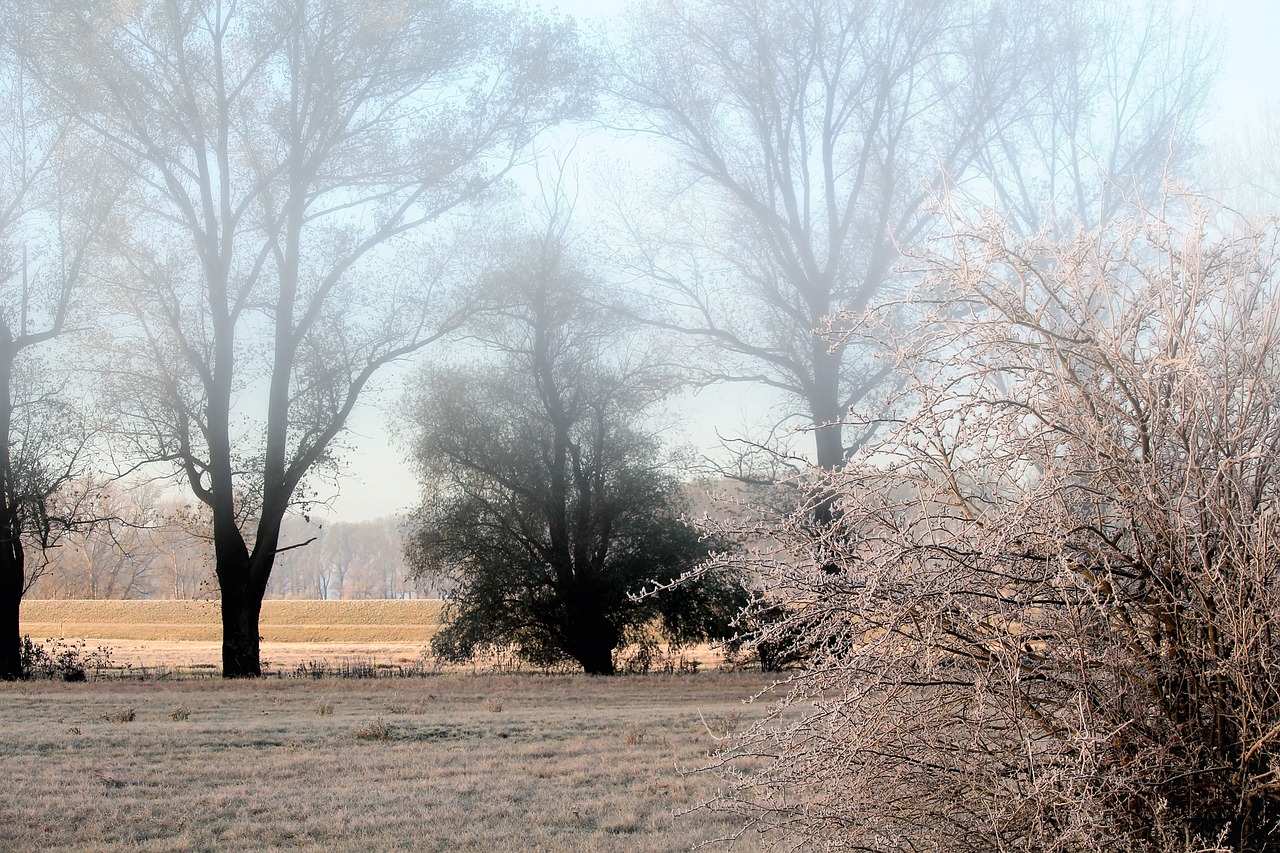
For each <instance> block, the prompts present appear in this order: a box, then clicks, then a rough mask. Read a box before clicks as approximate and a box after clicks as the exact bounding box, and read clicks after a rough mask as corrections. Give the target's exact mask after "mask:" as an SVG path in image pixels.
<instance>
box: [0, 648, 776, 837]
mask: <svg viewBox="0 0 1280 853" xmlns="http://www.w3.org/2000/svg"><path fill="white" fill-rule="evenodd" d="M763 681H764V679H763V677H762V676H760V675H759V674H758V673H757V674H747V673H704V674H701V675H698V676H667V675H653V676H630V677H622V678H616V679H599V678H596V679H592V678H587V677H583V676H537V675H486V676H468V675H458V674H450V675H440V676H434V677H430V678H422V679H396V680H381V681H345V680H332V679H322V680H315V681H313V680H310V679H285V680H263V681H258V682H248V683H246V682H222V681H218V680H211V681H181V682H172V683H168V682H161V683H156V682H142V683H139V682H89V683H87V684H62V683H54V682H36V683H29V684H0V720H2V721H3V723H0V725H2V726H3V730H2V735H0V778H5V779H9V780H21V793H20V795H14V796H8V797H0V849H4V850H10V849H11V850H39V849H62V850H74V851H107V850H118V849H125V848H127V849H138V850H149V851H183V850H214V849H217V850H279V849H285V850H326V851H327V850H335V851H346V850H349V851H365V850H371V851H379V850H403V849H416V850H450V851H453V850H475V851H480V850H484V851H489V850H492V851H516V850H520V851H525V850H565V851H601V853H610V851H637V853H644V851H659V850H662V851H668V850H683V849H688V848H689V847H691V846H692V845H694V844H696V843H698V842H700V841H705V840H709V839H713V838H717V837H720V836H722V835H725V834H727V833H729V832H732V831H733V829H734V826H733V824H731V823H728V822H727V820H728V819H727V818H723V817H721V816H719V815H714V814H708V813H705V812H697V813H694V814H693V815H690V816H686V817H683V818H676V817H674V816H673V814H672V812H673V810H675V809H680V808H682V807H684V806H686V805H688V804H690V803H694V802H697V801H699V800H701V799H703V798H705V797H707V796H709V794H710V793H711V790H712V788H713V786H714V784H715V780H713V779H711V778H707V777H701V776H697V777H684V776H681V775H680V774H679V773H678V772H677V770H676V768H677V767H680V766H683V767H690V766H694V765H697V764H699V763H700V762H701V761H702V760H704V759H705V756H706V754H707V751H708V750H709V749H711V748H713V747H714V745H715V744H714V740H713V739H712V738H711V736H710V735H709V733H708V731H707V727H706V726H705V725H704V724H703V720H704V719H706V720H710V719H721V720H723V719H727V718H729V717H730V715H734V714H740V715H742V720H743V723H744V724H745V723H746V722H748V721H750V720H753V719H755V718H756V716H757V714H759V713H760V712H762V711H763V709H762V708H761V709H757V708H755V707H754V706H746V707H743V706H742V705H741V704H740V699H741V698H742V697H744V696H747V695H749V694H750V693H752V692H754V691H755V690H756V689H757V688H758V687H760V686H761V685H762V684H763ZM495 696H501V697H502V701H503V710H502V712H501V713H493V712H491V711H489V710H488V703H487V700H488V699H489V698H491V697H495ZM175 706H178V707H181V708H184V709H187V710H189V712H190V718H189V720H187V721H185V722H178V721H175V720H174V719H171V712H172V710H173V709H174V708H175ZM325 706H328V707H329V708H330V709H331V711H330V712H329V713H317V708H319V707H325ZM125 707H127V708H130V709H133V710H134V711H135V712H136V716H135V720H134V722H132V723H130V724H129V725H117V724H112V723H108V722H106V721H105V720H104V719H103V715H104V714H108V713H110V712H111V711H113V710H114V709H118V708H125ZM393 708H394V709H395V710H392V709H393ZM378 719H381V720H382V722H383V725H384V726H385V727H386V733H385V735H386V736H385V739H383V738H372V739H364V740H362V739H359V738H358V737H357V736H356V735H355V734H354V733H355V732H356V729H357V727H360V726H366V725H369V721H370V720H378ZM753 845H754V838H751V837H748V838H744V839H742V840H740V841H739V842H738V843H737V844H736V845H735V846H733V848H732V849H735V850H753V849H756V848H755V847H754V846H753ZM713 849H714V848H713ZM720 849H723V848H720Z"/></svg>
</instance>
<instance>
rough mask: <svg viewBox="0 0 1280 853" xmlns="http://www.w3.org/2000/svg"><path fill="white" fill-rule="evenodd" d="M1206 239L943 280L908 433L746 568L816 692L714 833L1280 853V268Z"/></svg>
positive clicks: (1037, 260) (766, 730)
mask: <svg viewBox="0 0 1280 853" xmlns="http://www.w3.org/2000/svg"><path fill="white" fill-rule="evenodd" d="M1208 221H1209V220H1208V217H1207V215H1206V216H1202V217H1201V218H1199V219H1197V220H1195V221H1194V222H1193V223H1192V224H1191V225H1189V226H1174V225H1170V224H1169V223H1167V222H1164V221H1161V220H1158V219H1154V218H1150V217H1144V216H1142V215H1135V216H1134V217H1133V218H1131V219H1129V220H1127V221H1126V222H1124V223H1121V224H1117V225H1116V226H1114V227H1112V228H1111V229H1110V230H1108V231H1107V232H1105V233H1102V234H1089V235H1082V236H1081V237H1080V238H1079V239H1078V240H1065V241H1055V240H1052V239H1049V238H1044V237H1042V238H1037V239H1034V240H1027V241H1023V240H1020V239H1018V238H1016V237H1014V236H1013V235H1012V234H1011V233H1010V232H1009V231H1007V230H1005V229H1003V228H1001V227H1000V226H999V225H995V224H989V223H988V224H984V225H981V226H977V227H974V228H970V229H965V230H964V234H963V236H957V237H956V238H954V242H953V243H951V244H949V246H948V249H949V252H948V255H947V256H944V257H940V258H933V259H931V263H932V265H933V268H934V270H935V272H936V276H935V278H934V280H933V281H932V282H931V286H932V287H933V290H932V292H933V293H935V294H939V295H940V296H941V297H942V298H941V299H939V301H938V304H937V306H936V310H929V311H928V316H927V318H926V322H925V323H924V324H922V325H921V327H920V328H919V330H918V331H917V333H916V334H915V335H913V336H912V337H911V338H910V339H909V340H908V341H907V342H906V344H904V345H903V346H902V347H901V348H900V350H899V364H900V365H902V369H903V371H904V376H905V380H904V390H903V396H901V397H900V398H899V399H898V401H897V404H898V407H899V408H898V410H899V411H901V412H909V413H910V414H909V415H907V416H903V417H899V418H897V419H893V420H886V421H884V422H880V423H874V422H869V423H865V424H860V425H859V426H860V427H863V428H867V427H873V426H878V427H879V435H880V440H879V441H877V442H876V443H875V444H874V445H873V446H868V447H867V448H865V449H864V451H863V452H862V453H861V454H860V455H859V456H857V457H855V458H854V459H852V460H851V461H850V462H849V464H848V465H847V467H845V468H844V469H843V470H840V471H835V472H822V471H815V472H812V474H811V476H810V478H809V481H808V483H806V484H805V485H806V486H808V493H809V494H815V495H821V496H823V499H824V500H825V499H826V498H827V496H834V505H833V509H834V512H833V514H832V520H831V522H830V523H829V524H826V525H817V524H815V523H814V522H813V513H812V507H802V508H800V509H798V510H797V511H796V512H795V513H794V514H793V515H790V516H786V517H782V518H780V519H778V520H777V523H776V524H775V525H774V533H773V546H772V548H766V549H763V550H762V551H761V552H760V554H759V556H757V557H755V558H751V559H749V560H748V565H746V566H745V568H747V569H749V570H753V571H755V572H757V573H758V574H759V576H760V577H761V579H762V582H763V584H764V588H765V601H764V602H763V603H762V605H761V607H762V608H770V611H771V612H769V613H767V614H766V616H767V618H765V619H763V620H762V621H761V626H762V627H761V629H760V633H759V635H758V636H757V637H756V642H757V644H760V645H764V644H777V645H779V646H780V647H781V648H783V649H793V650H797V649H798V650H801V651H802V652H803V656H804V659H805V663H804V666H805V669H804V671H802V672H799V673H797V674H796V675H794V676H793V677H792V678H791V679H790V680H789V681H788V682H787V684H788V685H789V692H788V693H787V694H786V695H785V696H784V697H783V698H782V700H781V704H782V706H783V708H784V709H785V711H786V713H783V714H780V715H779V716H778V717H776V718H774V719H772V720H767V721H765V722H764V723H762V724H759V725H756V726H753V727H751V728H749V729H748V730H747V731H745V732H743V733H740V734H739V735H737V736H736V737H735V738H734V739H732V740H731V742H730V745H729V747H728V748H727V750H726V752H725V753H724V754H723V755H722V759H723V761H724V762H725V765H727V766H728V767H730V768H737V770H738V771H739V772H738V774H737V775H735V774H733V773H731V774H730V775H729V777H728V778H729V780H730V782H731V788H730V790H729V792H728V794H727V796H726V797H725V798H724V799H722V800H719V801H717V802H716V803H714V804H713V805H714V806H715V807H717V808H725V809H730V810H733V811H736V812H738V813H740V814H742V815H743V816H744V817H746V818H747V819H748V820H750V821H752V822H754V823H756V824H757V825H759V826H761V827H762V828H768V827H770V826H777V827H780V828H782V829H783V830H784V831H785V832H786V833H787V836H788V837H787V841H788V843H789V844H791V843H797V838H796V836H797V835H798V836H799V837H800V839H802V840H803V841H807V842H810V843H813V844H814V845H815V846H819V847H828V848H838V849H875V850H884V849H893V850H900V849H930V850H933V849H942V850H948V851H986V850H993V849H1000V850H1024V851H1046V852H1047V851H1055V853H1072V852H1073V851H1115V853H1121V851H1125V853H1128V851H1152V852H1153V853H1154V851H1173V850H1177V851H1190V850H1197V851H1207V850H1233V851H1264V850H1272V849H1276V847H1277V845H1280V786H1278V785H1277V784H1276V781H1275V780H1276V774H1277V772H1278V771H1277V768H1280V739H1277V737H1276V734H1277V732H1280V670H1278V669H1277V667H1276V661H1277V660H1280V557H1278V556H1277V555H1280V288H1278V287H1277V282H1276V278H1275V276H1276V272H1275V271H1276V269H1277V267H1278V266H1280V257H1278V256H1277V250H1276V245H1277V235H1276V234H1275V233H1272V232H1258V231H1252V230H1248V229H1246V230H1245V233H1243V235H1242V236H1239V237H1232V238H1220V239H1210V238H1209V237H1208V236H1207V231H1208V229H1207V225H1206V223H1207V222H1208ZM957 249H958V251H956V250H957ZM925 310H928V309H927V307H926V309H925ZM850 319H851V323H852V322H856V321H861V322H864V323H865V322H866V320H865V318H861V320H860V318H850ZM862 329H863V330H865V331H866V333H872V332H873V331H874V327H870V326H867V325H864V326H863V327H862ZM763 756H771V757H772V758H771V759H770V760H769V761H766V762H763V763H762V762H761V757H763ZM722 766H724V765H722Z"/></svg>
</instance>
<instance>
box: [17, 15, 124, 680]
mask: <svg viewBox="0 0 1280 853" xmlns="http://www.w3.org/2000/svg"><path fill="white" fill-rule="evenodd" d="M13 18H14V16H13V15H12V14H11V13H4V14H0V678H2V679H13V678H20V677H22V674H23V673H22V671H21V666H20V655H19V634H18V624H19V623H18V613H19V608H20V606H21V600H22V596H23V594H24V593H25V592H26V591H27V589H28V588H29V587H30V585H31V583H32V582H33V581H34V580H35V578H36V576H37V575H38V569H39V567H40V561H39V560H32V559H31V558H32V557H33V556H36V555H41V554H42V553H43V551H44V549H46V548H48V547H49V546H50V545H52V544H53V543H54V542H55V541H56V540H57V538H58V537H59V535H60V534H61V533H63V532H65V531H66V530H67V529H68V527H69V526H70V525H71V524H72V523H73V522H74V521H75V520H77V519H78V518H80V517H81V513H80V499H81V498H82V497H83V496H84V495H83V493H82V492H80V491H78V490H77V489H76V488H75V483H76V481H77V480H78V479H79V478H80V477H81V475H83V474H84V473H85V466H86V465H87V459H86V447H87V445H88V442H89V439H90V436H91V434H92V430H91V429H90V427H89V425H88V421H87V416H86V414H85V413H84V412H83V411H81V410H80V409H78V408H77V406H76V397H77V393H76V391H77V390H82V385H81V384H80V380H79V379H78V378H76V377H74V376H72V375H71V374H70V373H69V371H67V370H65V369H63V367H64V365H61V364H60V363H59V361H58V360H57V359H55V358H53V357H52V356H53V354H52V352H51V349H52V348H53V347H54V346H55V344H56V342H57V341H58V339H59V338H62V337H64V334H65V333H66V332H67V331H68V330H69V320H68V318H69V317H70V316H72V315H73V313H74V310H75V303H76V301H77V297H78V295H79V294H78V288H79V286H80V284H81V282H82V280H83V270H84V264H85V259H86V256H87V253H88V251H89V248H90V245H91V242H92V237H93V235H94V232H95V229H96V228H97V227H98V226H99V225H100V224H101V222H102V220H103V218H104V217H105V215H106V212H107V210H108V207H107V205H105V204H104V203H103V201H102V199H101V198H97V197H95V196H96V195H97V189H96V188H100V187H102V186H105V184H104V182H103V181H102V180H100V178H102V177H103V175H104V174H105V173H102V172H99V173H98V174H97V175H95V174H94V169H93V165H94V164H95V157H94V156H93V154H92V152H90V151H88V150H87V149H86V148H85V147H84V146H80V145H78V144H77V143H78V140H77V139H76V137H75V135H74V134H73V133H71V130H70V128H71V123H70V121H69V120H67V119H66V117H65V116H61V115H59V114H58V113H56V112H55V111H52V110H51V109H50V105H49V103H48V102H47V101H45V100H44V99H42V98H40V97H39V94H40V93H39V91H38V87H36V86H35V85H33V84H32V81H31V80H30V78H29V77H28V74H27V69H26V66H25V64H24V63H23V61H22V59H21V58H20V56H19V53H18V51H17V50H16V49H15V45H16V44H17V42H18V40H19V39H20V38H21V34H22V33H21V27H20V21H18V20H15V19H13ZM96 165H97V166H99V167H101V165H102V164H101V163H97V164H96Z"/></svg>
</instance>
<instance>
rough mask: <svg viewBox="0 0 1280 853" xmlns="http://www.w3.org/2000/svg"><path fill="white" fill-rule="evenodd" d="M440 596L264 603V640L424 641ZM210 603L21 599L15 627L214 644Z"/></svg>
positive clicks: (36, 633)
mask: <svg viewBox="0 0 1280 853" xmlns="http://www.w3.org/2000/svg"><path fill="white" fill-rule="evenodd" d="M443 608H444V602H442V601H440V600H438V599H418V600H413V601H264V602H263V603H262V620H261V623H260V627H261V631H262V637H263V640H264V641H266V642H268V643H419V644H422V643H427V642H429V641H430V640H431V638H432V637H433V636H435V633H436V631H438V630H439V628H440V616H441V611H442V610H443ZM219 614H220V611H219V605H218V602H216V601H65V600H59V601H46V600H29V601H24V602H23V603H22V610H21V631H22V633H24V634H30V635H31V636H32V637H33V638H36V639H43V638H45V637H86V638H93V639H98V640H143V641H147V640H151V641H186V642H216V641H218V640H219V639H221V636H222V628H221V616H220V615H219Z"/></svg>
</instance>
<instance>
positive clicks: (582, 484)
mask: <svg viewBox="0 0 1280 853" xmlns="http://www.w3.org/2000/svg"><path fill="white" fill-rule="evenodd" d="M487 291H488V292H489V293H490V294H491V295H492V298H493V299H494V302H493V305H492V306H491V310H490V311H489V312H488V313H486V315H485V316H484V317H483V318H482V319H481V320H479V321H477V323H476V324H475V326H474V328H475V333H476V334H477V336H483V338H482V339H483V340H485V341H486V342H487V343H488V344H489V346H490V348H491V350H492V351H493V352H494V354H495V356H494V363H493V364H490V365H486V366H482V367H471V368H457V367H450V368H448V369H447V370H443V371H433V372H428V373H425V374H424V375H423V377H422V380H421V382H420V384H419V388H418V390H417V391H416V392H415V393H414V395H413V396H412V397H411V398H410V400H409V402H408V406H407V412H408V417H409V418H410V419H411V420H412V429H413V431H414V433H415V440H414V448H413V452H414V458H415V459H416V460H417V462H418V465H419V466H420V469H421V471H422V474H423V475H424V479H425V489H426V491H427V494H428V497H427V498H426V500H425V501H424V504H423V506H422V507H421V508H420V509H419V510H418V512H417V514H416V516H415V518H414V521H413V526H414V530H413V532H412V535H411V538H410V542H409V549H408V558H409V563H410V565H411V567H412V568H413V570H414V571H415V572H418V573H423V574H425V573H431V572H439V573H443V574H445V575H447V576H451V577H452V579H453V582H454V583H455V591H454V593H453V594H452V598H451V601H450V616H449V620H450V621H449V624H448V625H447V626H446V628H445V629H444V630H443V631H442V632H441V633H440V634H439V635H438V636H437V637H436V639H435V640H434V646H435V648H436V650H437V652H438V653H439V654H441V655H442V656H444V657H447V658H451V659H466V658H469V657H471V656H472V655H473V654H474V652H475V650H476V649H477V648H478V647H482V646H485V645H487V644H495V643H496V644H504V645H505V644H510V645H514V646H515V647H517V649H518V650H519V653H520V654H521V655H522V656H523V657H524V658H526V659H527V660H529V661H531V662H535V663H539V664H550V663H554V662H557V661H561V660H565V659H568V658H571V659H573V660H576V661H577V662H578V663H579V664H581V665H582V667H583V668H584V669H585V670H586V671H587V672H593V673H612V672H613V671H614V662H613V660H612V653H613V651H614V649H616V648H617V647H618V646H619V645H624V644H626V643H628V642H631V641H634V640H638V639H640V638H642V636H643V635H644V634H645V633H646V632H648V631H650V630H651V629H652V628H653V626H654V623H655V622H656V623H657V624H658V627H659V628H660V630H661V631H663V632H664V633H665V634H666V636H668V637H669V638H670V639H672V640H675V641H679V642H688V641H692V640H699V639H702V638H705V637H708V636H723V635H725V634H726V633H728V632H729V630H730V629H729V627H728V622H729V621H730V620H731V619H732V617H733V616H734V615H736V612H737V609H738V608H739V607H740V605H742V604H744V603H745V595H744V593H743V590H742V584H741V582H740V580H739V579H738V578H737V577H736V576H735V575H733V574H732V573H728V572H721V573H708V574H705V575H703V576H701V577H700V578H698V579H697V580H695V581H692V582H691V583H690V584H689V585H687V586H680V587H678V588H677V589H675V590H671V591H669V592H668V593H666V594H664V595H658V596H647V597H644V598H640V599H638V598H636V596H638V595H639V593H641V591H642V590H643V589H644V588H645V587H653V586H655V585H659V584H667V583H669V582H670V581H672V580H674V579H675V578H677V577H679V576H680V575H681V574H683V573H684V572H686V571H688V570H690V569H692V568H693V567H694V566H695V565H696V564H698V563H699V562H700V561H702V560H703V559H705V558H706V556H707V554H708V553H709V552H710V550H711V549H712V548H713V547H714V545H715V542H714V541H708V540H704V539H703V538H702V537H701V536H700V535H699V533H698V532H697V531H696V530H694V529H693V528H692V527H690V526H688V525H686V524H684V523H683V522H682V521H681V519H680V511H681V500H680V484H679V482H678V481H677V480H676V478H675V476H674V475H673V473H672V470H673V469H672V462H671V458H670V456H669V455H667V454H666V452H665V451H664V450H663V448H662V447H661V444H660V442H659V440H658V438H657V437H656V435H655V434H654V432H653V431H652V430H651V429H645V428H644V426H643V424H644V418H645V416H646V414H647V413H648V412H649V411H650V410H651V409H652V407H653V405H654V404H655V403H656V402H657V401H658V400H659V399H660V398H661V396H662V394H663V393H664V390H665V388H666V385H665V383H664V378H663V370H662V365H661V363H660V362H658V361H657V360H656V358H655V356H654V355H653V354H652V352H651V351H649V350H647V349H646V348H645V347H644V346H643V345H642V344H641V343H640V342H639V341H638V339H636V338H635V332H634V330H629V329H628V328H627V326H626V324H625V323H623V322H622V321H621V320H620V319H619V318H618V317H617V316H616V315H614V314H611V313H610V312H607V311H605V310H603V309H602V308H600V307H599V304H600V298H599V297H600V294H599V293H598V292H597V291H596V286H595V285H594V283H593V282H591V281H590V280H589V279H588V278H586V277H585V275H584V274H583V273H581V272H580V271H579V270H577V269H574V268H573V267H572V265H571V264H570V263H569V262H568V261H567V260H566V259H564V258H563V257H562V256H561V254H560V249H559V243H558V242H556V241H552V242H551V243H548V244H544V245H542V246H541V247H539V246H537V245H534V246H533V247H531V248H530V249H529V250H528V254H527V255H520V254H519V253H515V254H513V255H512V257H511V259H510V260H509V262H508V263H507V265H506V266H505V267H504V268H503V269H501V270H500V271H499V272H498V273H497V274H495V275H494V276H493V277H492V278H491V280H490V281H488V282H487Z"/></svg>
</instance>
